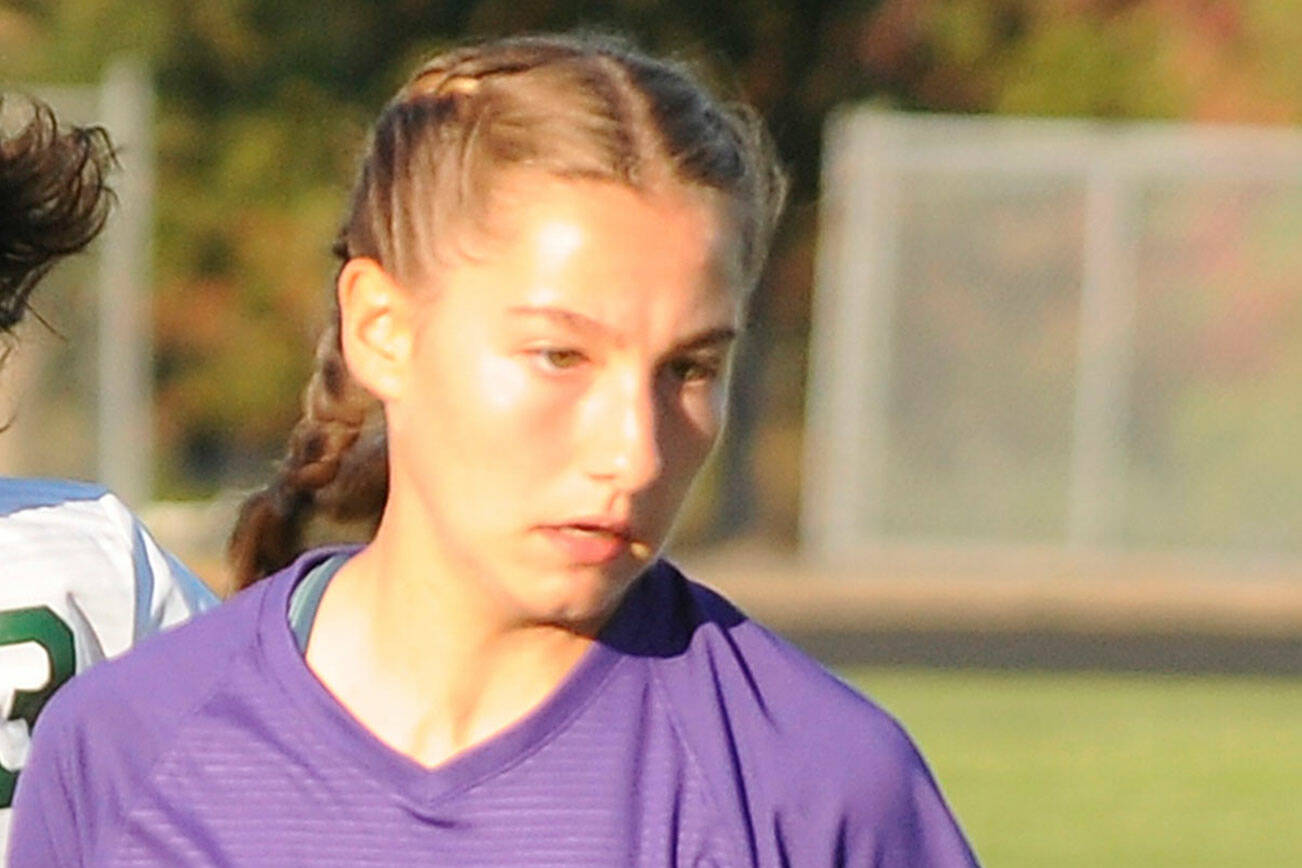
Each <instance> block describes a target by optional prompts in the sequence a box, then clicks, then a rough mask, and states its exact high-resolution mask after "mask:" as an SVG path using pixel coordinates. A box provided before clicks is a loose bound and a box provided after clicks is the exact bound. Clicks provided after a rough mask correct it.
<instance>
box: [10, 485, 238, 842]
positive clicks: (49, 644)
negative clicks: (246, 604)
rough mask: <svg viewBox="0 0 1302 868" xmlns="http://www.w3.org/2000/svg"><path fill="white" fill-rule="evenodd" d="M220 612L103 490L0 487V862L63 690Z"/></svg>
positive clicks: (210, 596)
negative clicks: (24, 773)
mask: <svg viewBox="0 0 1302 868" xmlns="http://www.w3.org/2000/svg"><path fill="white" fill-rule="evenodd" d="M216 602H217V598H216V597H215V596H214V595H213V593H212V592H211V591H210V590H208V588H207V586H205V585H204V584H203V582H202V581H200V580H199V579H198V578H197V577H195V576H194V574H192V573H191V572H190V571H188V570H187V569H186V568H185V567H183V566H182V565H181V564H180V562H179V561H177V560H176V559H175V558H174V557H172V556H171V555H169V554H168V553H167V552H165V551H163V550H162V549H161V548H159V546H158V543H157V542H155V541H154V539H153V537H151V536H150V535H149V533H148V532H147V531H146V530H145V528H144V526H143V525H142V524H141V523H140V520H139V519H138V518H136V516H135V515H133V514H132V512H131V511H130V510H129V509H127V507H126V506H125V505H124V504H123V503H122V501H120V500H118V499H117V498H116V497H114V496H113V495H112V494H111V493H109V492H108V491H106V490H105V489H103V488H101V487H98V486H94V485H88V484H86V483H81V482H67V481H61V480H48V479H7V478H0V852H3V846H4V844H5V839H6V838H7V837H8V830H9V803H10V801H11V800H12V798H13V787H14V783H15V781H16V779H17V772H18V770H19V769H21V768H22V766H23V764H24V762H25V760H26V758H27V747H28V741H29V730H30V727H31V725H32V724H33V723H34V722H35V720H36V716H37V714H38V713H39V712H40V710H41V707H42V706H43V705H44V704H45V702H46V700H47V699H49V697H50V695H51V694H52V693H53V692H54V691H55V689H56V688H58V687H59V685H61V684H62V683H63V682H64V681H67V680H68V679H69V678H71V677H72V676H73V675H74V674H76V673H78V672H81V671H82V670H84V669H86V667H88V666H91V665H93V664H95V663H97V662H99V661H100V660H103V659H105V658H106V657H112V656H114V655H115V654H120V653H121V652H123V651H125V650H127V648H129V647H131V645H132V643H134V642H136V641H137V640H139V639H141V638H143V637H145V636H147V635H149V634H150V633H154V632H157V631H158V630H161V629H163V628H164V627H169V626H171V625H173V624H176V623H179V622H180V621H183V620H185V619H186V618H188V617H189V616H190V615H191V614H193V613H194V612H197V611H200V610H202V609H206V608H208V607H210V606H212V605H213V604H215V603H216Z"/></svg>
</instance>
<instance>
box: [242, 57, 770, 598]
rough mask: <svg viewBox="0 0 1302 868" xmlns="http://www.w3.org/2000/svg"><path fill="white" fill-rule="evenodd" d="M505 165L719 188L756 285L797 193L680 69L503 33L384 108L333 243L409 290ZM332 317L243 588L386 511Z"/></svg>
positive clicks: (253, 506) (379, 455)
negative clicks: (319, 541)
mask: <svg viewBox="0 0 1302 868" xmlns="http://www.w3.org/2000/svg"><path fill="white" fill-rule="evenodd" d="M509 168H529V169H533V170H540V171H543V172H547V173H550V174H553V175H556V176H558V177H562V178H575V179H593V180H602V181H610V182H615V183H619V184H623V185H627V186H629V187H631V188H633V189H637V190H646V189H651V188H653V187H655V186H656V185H657V184H663V183H667V182H674V183H678V184H682V185H686V186H689V187H699V188H704V189H707V190H710V191H713V192H714V193H716V194H718V195H719V196H720V198H721V201H722V202H723V203H724V205H725V213H726V214H727V215H728V219H729V221H730V222H731V229H732V231H733V238H734V240H735V249H736V251H737V255H738V267H739V272H740V275H741V279H742V281H743V283H744V285H745V287H746V288H747V289H749V287H751V286H752V285H753V284H754V282H755V281H756V280H757V279H758V276H759V272H760V270H761V268H762V266H763V262H764V258H765V255H766V253H767V250H768V245H769V241H770V238H771V235H772V231H773V227H774V224H775V222H776V220H777V217H778V214H779V212H780V210H781V207H782V203H783V199H784V196H785V191H786V182H785V177H784V175H783V173H782V171H781V169H780V168H779V166H778V164H777V162H776V160H775V158H774V155H773V150H772V147H771V144H770V141H769V139H768V137H767V135H766V134H765V132H764V129H763V126H762V124H761V123H760V121H759V119H758V118H757V117H756V115H755V113H754V112H753V111H752V110H751V109H749V108H748V107H745V106H743V105H740V104H733V103H724V102H722V101H720V100H718V99H717V98H715V97H714V96H712V95H710V94H709V92H708V91H707V90H706V89H705V88H704V87H703V86H702V85H701V84H700V83H699V82H698V81H697V80H696V79H695V78H694V77H692V76H691V75H690V74H689V73H687V72H686V71H685V70H684V69H683V68H681V67H679V66H677V65H675V64H673V63H670V62H667V61H663V60H658V59H654V58H651V57H648V56H646V55H644V54H642V53H640V52H638V51H636V50H634V49H632V48H631V47H629V46H628V45H626V44H625V43H623V42H621V41H618V40H615V39H612V38H609V37H595V36H586V35H561V36H532V37H521V38H513V39H503V40H496V41H490V42H483V43H478V44H474V45H468V46H465V47H461V48H457V49H453V50H451V51H448V52H446V53H444V54H441V55H438V56H436V57H434V58H433V59H431V60H430V61H428V62H427V63H425V64H424V65H423V66H422V67H421V68H420V69H419V70H418V71H417V72H416V74H415V75H414V76H413V77H412V78H411V80H410V81H409V82H408V83H407V85H406V86H405V87H403V89H402V90H401V91H399V93H398V94H397V95H396V96H395V97H394V99H393V100H392V101H391V102H390V103H389V104H388V106H386V108H385V109H384V111H383V112H382V113H381V114H380V117H379V118H378V120H377V121H376V123H375V127H374V130H373V133H372V136H371V141H370V147H369V149H368V151H367V153H366V155H365V157H364V159H363V161H362V165H361V170H360V173H359V177H358V180H357V183H356V186H355V187H354V190H353V194H352V200H351V204H350V207H349V209H348V213H347V216H346V219H345V221H344V224H343V228H342V229H341V231H340V233H339V237H338V239H337V241H336V243H335V253H336V254H337V256H338V257H339V258H340V259H341V260H342V261H347V260H348V259H351V258H353V257H369V258H372V259H374V260H376V261H377V262H379V263H380V265H381V266H383V267H384V269H385V270H386V271H388V272H389V273H390V274H392V275H393V276H394V277H395V278H396V279H397V280H398V281H399V282H400V283H403V284H404V285H407V286H417V285H421V284H422V283H423V282H424V281H425V280H426V279H427V278H428V277H429V276H430V274H431V273H432V272H433V271H434V270H435V269H436V268H437V264H438V261H439V257H440V256H441V255H442V252H443V250H444V249H445V245H446V244H447V243H449V241H450V240H452V239H454V238H455V237H456V233H457V230H458V229H460V228H461V227H462V226H464V224H465V221H476V220H478V219H479V218H481V217H483V212H484V211H485V210H486V209H487V208H488V207H489V204H488V200H489V196H490V193H491V186H492V183H493V181H494V180H495V179H496V178H497V177H499V174H500V173H501V172H502V171H503V170H504V169H509ZM337 323H338V317H337V312H336V318H335V325H333V326H332V327H331V328H328V329H327V330H326V331H325V333H324V334H323V335H322V337H321V341H320V344H319V346H318V350H317V364H316V370H315V372H314V374H313V376H312V379H311V381H310V382H309V384H308V387H307V389H306V393H305V397H304V413H303V417H302V419H301V420H300V421H299V422H298V424H297V425H296V426H295V429H294V431H293V433H292V434H291V436H290V441H289V449H288V454H287V455H286V457H285V459H284V461H283V462H282V464H281V467H280V469H279V472H278V473H277V475H276V477H275V479H273V481H272V482H271V484H270V485H268V486H267V487H266V488H265V489H263V490H261V491H259V492H257V493H255V494H253V495H252V496H250V497H249V498H248V499H247V500H246V501H245V503H244V505H243V508H242V509H241V512H240V517H239V519H238V521H237V523H236V526H235V530H234V532H233V533H232V535H231V541H230V548H229V554H230V558H231V561H232V566H233V570H234V580H235V586H236V587H237V588H239V587H243V586H245V585H247V584H250V583H252V582H253V581H255V580H257V579H258V578H261V577H262V576H265V575H267V574H268V573H270V572H273V571H275V570H276V569H279V568H281V567H283V566H284V565H286V564H287V563H289V561H290V560H292V559H293V557H294V556H295V555H296V554H297V553H298V552H299V550H300V549H301V548H302V536H303V530H304V527H305V524H306V522H307V521H308V519H309V518H311V517H312V516H313V515H314V514H323V515H325V516H327V517H329V518H333V519H339V520H346V521H353V520H358V519H371V520H378V518H379V515H380V512H381V510H382V509H383V505H384V501H385V497H386V495H387V483H388V477H387V466H386V463H385V462H386V457H385V441H384V431H383V421H382V417H381V416H380V414H379V411H378V402H377V401H376V400H375V399H374V398H373V397H372V396H371V395H369V394H368V393H367V392H366V391H365V390H364V389H362V388H361V387H360V386H359V385H358V384H356V383H355V382H353V381H352V379H351V378H350V377H349V375H348V371H347V368H346V366H345V365H344V362H343V358H342V353H341V349H340V345H339V332H338V325H337Z"/></svg>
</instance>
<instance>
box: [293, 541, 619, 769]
mask: <svg viewBox="0 0 1302 868" xmlns="http://www.w3.org/2000/svg"><path fill="white" fill-rule="evenodd" d="M421 539H422V536H420V535H416V534H410V533H408V534H398V533H396V532H393V530H392V529H391V528H390V529H389V530H388V531H387V532H386V528H385V526H384V525H383V524H382V525H381V528H380V530H379V532H377V534H376V538H375V541H374V542H373V543H372V544H371V545H370V546H368V547H367V548H365V549H363V550H362V551H361V552H359V553H358V554H357V555H356V556H355V557H353V558H352V559H351V560H350V561H349V562H348V563H347V564H345V565H344V566H343V567H342V568H341V569H340V571H339V573H338V574H337V575H336V576H335V578H334V579H333V580H332V581H331V583H330V586H329V587H328V588H327V589H326V593H325V595H324V597H323V598H322V600H321V607H320V609H319V610H318V613H317V618H316V621H315V623H314V625H313V629H312V635H311V639H310V641H309V644H308V650H307V662H308V666H309V667H310V668H311V669H312V670H313V672H314V673H315V674H316V675H317V677H318V678H320V679H321V681H322V682H323V683H324V684H325V685H326V687H327V688H329V689H330V691H331V692H332V693H333V694H334V695H335V697H336V698H337V699H338V700H339V701H340V702H341V703H342V704H343V705H344V706H345V707H346V708H348V710H349V711H350V712H351V713H352V714H353V715H354V716H355V717H356V718H357V719H358V720H359V721H360V722H361V723H362V724H363V725H365V726H366V727H367V728H368V729H370V730H371V731H372V732H373V733H374V734H375V735H376V736H377V737H378V738H380V739H381V740H382V741H384V742H385V743H387V744H388V745H389V746H390V747H392V748H394V749H395V750H397V751H399V752H400V753H403V754H406V755H407V756H409V757H411V758H412V759H415V760H416V761H418V762H421V763H423V764H424V765H427V766H433V765H438V764H440V763H442V762H444V761H446V760H448V759H450V758H452V757H454V756H456V755H457V754H459V753H461V752H462V751H464V750H466V749H468V748H470V747H473V746H474V745H476V744H479V743H480V742H483V741H486V740H487V739H489V738H491V737H492V736H494V735H496V734H497V733H499V732H501V731H502V730H503V729H505V728H507V727H509V726H510V725H511V724H513V723H515V722H516V721H518V720H519V719H520V718H522V717H524V716H525V715H526V714H528V713H529V711H531V710H532V709H533V708H535V707H536V706H538V705H539V704H540V703H541V702H542V701H543V700H545V699H546V698H547V696H549V695H550V694H551V693H552V692H553V691H554V690H555V689H556V688H557V686H558V685H559V684H560V683H561V681H562V680H564V678H565V677H566V675H568V674H569V672H570V671H571V670H572V669H573V668H574V666H575V665H576V664H577V663H578V661H579V659H580V658H581V657H582V656H583V653H584V652H585V651H586V650H587V649H588V648H589V647H590V646H591V644H592V641H593V640H592V638H591V636H590V635H586V634H581V633H576V632H574V631H572V630H568V629H565V628H562V627H559V626H556V625H552V624H537V623H528V622H526V621H525V620H522V619H520V618H519V617H518V616H514V615H513V614H512V613H510V612H509V611H506V610H505V608H504V607H503V606H502V605H501V602H500V601H498V600H495V599H493V598H491V597H490V596H488V595H486V594H483V593H480V594H475V593H473V592H472V591H471V590H470V589H474V588H477V587H480V585H479V584H478V583H476V582H467V581H454V580H451V577H450V575H449V572H448V571H449V569H450V567H449V565H446V564H442V565H440V563H439V561H438V559H437V558H434V557H432V556H431V555H432V553H431V552H429V551H426V550H425V549H426V548H427V546H423V545H420V544H418V543H417V544H413V542H412V541H419V540H421Z"/></svg>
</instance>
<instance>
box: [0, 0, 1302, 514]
mask: <svg viewBox="0 0 1302 868" xmlns="http://www.w3.org/2000/svg"><path fill="white" fill-rule="evenodd" d="M575 26H586V27H594V28H600V29H615V30H619V31H622V32H626V33H629V34H631V35H633V36H634V37H635V38H636V39H637V40H638V41H639V42H640V43H642V44H643V45H644V46H646V47H648V48H650V49H652V50H655V51H658V52H669V53H673V54H677V55H680V56H685V57H687V58H688V59H691V60H693V61H695V62H697V63H698V64H700V65H702V66H704V67H705V68H707V69H709V70H711V71H712V72H713V74H714V76H715V77H717V78H718V79H719V80H720V81H721V82H723V84H724V86H725V88H730V89H732V90H734V91H736V92H738V93H739V94H741V95H742V96H744V97H745V98H746V99H748V100H750V101H752V102H754V103H755V104H757V105H758V106H759V107H760V108H761V110H762V111H763V112H764V113H765V115H766V116H767V118H768V120H769V122H770V125H771V128H772V130H773V131H774V134H775V136H776V138H777V140H778V143H779V147H780V149H781V151H782V154H783V156H784V159H785V160H786V162H787V163H788V165H789V167H790V170H791V172H792V174H793V176H794V179H795V182H796V183H795V196H794V202H793V206H792V209H791V212H790V214H789V217H788V220H787V222H786V224H785V227H784V229H783V232H782V234H781V236H780V238H779V240H778V244H777V248H776V250H775V253H774V256H773V260H772V262H771V267H770V269H769V272H768V276H767V278H766V279H765V282H764V285H763V286H762V287H761V288H760V291H759V293H758V296H757V300H756V305H755V310H754V324H753V329H754V336H753V338H752V339H751V341H750V342H749V344H748V346H747V356H746V358H745V360H744V363H745V364H746V365H748V366H750V368H751V375H752V381H753V382H754V383H756V384H757V386H756V387H755V388H751V389H747V390H745V391H743V392H741V393H739V394H738V396H737V405H736V407H735V412H736V416H735V419H734V427H733V435H734V439H733V448H732V449H731V450H728V451H725V455H724V457H723V462H722V470H721V472H722V473H723V474H725V478H727V479H728V480H730V482H729V484H728V485H722V486H715V491H716V492H718V494H717V495H716V502H715V504H714V507H715V508H714V509H713V510H712V512H713V514H714V515H715V518H714V525H713V531H714V532H731V531H734V530H737V529H738V528H740V527H743V526H749V527H750V528H751V529H753V530H759V531H763V532H765V533H766V534H769V535H771V536H773V537H776V538H783V537H791V536H793V535H794V529H795V510H796V504H797V502H798V497H797V494H798V492H797V486H798V474H797V469H798V466H797V465H798V455H799V442H798V440H799V432H800V421H801V412H802V407H801V402H802V384H803V381H804V378H803V370H804V354H805V343H806V341H805V339H806V330H807V324H808V308H809V295H810V286H811V282H812V263H813V244H814V238H815V209H814V202H815V201H816V198H817V192H818V191H817V186H818V172H819V139H820V133H821V129H822V123H823V120H824V118H825V116H826V115H827V113H828V112H829V111H830V110H831V109H832V108H833V107H834V106H836V105H837V104H839V103H842V102H845V101H851V100H855V101H862V100H869V101H874V102H877V103H879V104H881V105H883V106H892V107H898V108H904V109H911V110H926V111H942V112H994V113H1016V114H1037V115H1072V116H1088V117H1108V118H1185V119H1198V120H1217V121H1247V122H1260V123H1297V122H1298V121H1299V120H1302V51H1299V50H1298V49H1299V46H1302V0H1241V2H1227V0H1059V2H1053V3H1045V2H1037V0H842V2H836V0H734V2H720V0H695V2H689V0H613V2H604V3H600V2H586V0H465V2H452V0H441V2H440V0H331V2H327V3H320V2H308V0H202V2H191V0H5V2H4V3H3V4H2V5H0V82H4V83H8V84H12V83H14V82H36V81H39V82H46V83H83V82H91V81H96V80H98V78H99V77H100V74H101V72H102V69H103V67H104V65H105V64H106V63H107V62H109V60H110V59H112V58H113V57H116V56H119V55H122V54H134V55H137V56H140V57H142V58H143V59H144V60H145V61H146V62H147V63H148V64H149V66H150V69H151V70H152V72H153V75H154V80H155V85H156V88H157V94H158V116H157V117H158V129H157V143H158V149H159V153H158V166H159V178H158V181H159V197H158V201H157V205H156V208H157V212H156V213H157V221H158V225H157V235H156V239H157V243H156V251H157V254H156V255H157V262H156V267H155V274H156V281H157V286H156V296H155V308H154V311H155V340H156V357H155V365H156V367H155V375H156V379H157V389H158V391H157V396H158V412H157V416H156V424H157V434H158V443H159V445H160V450H159V461H160V466H159V467H158V474H157V478H158V494H159V495H161V496H163V497H167V498H178V497H180V498H188V497H205V496H209V495H211V494H213V493H214V492H216V491H218V490H219V489H221V488H224V487H229V486H245V485H250V484H253V483H254V482H256V481H257V480H259V479H260V478H262V477H263V476H264V475H265V473H266V470H267V467H268V464H269V462H270V461H271V460H273V459H274V458H275V457H276V456H277V455H278V454H279V453H280V450H281V448H282V444H283V441H284V436H285V434H286V432H287V431H288V429H289V428H290V426H291V425H292V424H293V422H294V420H295V418H296V417H297V414H298V393H299V389H300V386H301V384H302V383H303V382H304V379H305V377H306V374H307V369H308V365H309V362H310V359H311V348H312V344H313V340H314V336H315V334H316V332H317V330H318V329H319V327H320V326H321V324H322V322H323V320H324V317H325V314H326V310H327V303H328V293H329V284H330V277H331V268H332V266H331V262H330V259H329V255H328V249H329V244H330V241H331V239H332V237H333V235H334V231H335V228H336V227H335V223H336V220H337V219H338V217H339V214H340V212H341V209H342V205H343V200H344V195H345V191H346V189H347V186H348V184H349V183H350V177H351V174H352V167H353V161H354V159H355V155H356V153H357V152H358V150H359V148H360V146H361V143H362V139H363V137H364V135H365V129H366V125H367V123H368V122H369V120H370V119H371V118H372V117H373V116H374V115H375V113H376V112H377V110H378V108H379V107H380V105H381V104H382V102H383V101H384V99H385V98H386V97H387V96H388V95H389V94H390V93H391V92H392V91H393V90H394V89H395V88H396V87H397V86H398V85H399V84H400V83H401V81H402V80H403V79H404V78H405V76H406V74H407V72H408V71H409V70H410V69H411V68H412V67H413V66H414V65H415V64H416V63H417V61H418V60H419V59H420V58H421V57H422V56H424V55H426V54H428V53H429V52H431V51H433V50H435V49H437V48H439V47H440V46H442V45H445V44H447V43H448V42H450V41H454V40H457V39H461V38H464V37H467V36H479V35H492V34H501V33H515V32H521V31H528V30H540V29H558V28H570V27H575ZM761 417H762V418H763V420H764V422H763V424H762V425H760V424H757V423H756V420H757V419H759V418H761ZM744 480H751V481H752V482H753V484H754V485H755V486H757V487H758V489H759V492H758V494H757V495H755V494H752V492H751V491H750V490H748V488H747V485H745V484H743V481H744ZM723 496H727V497H729V498H731V500H730V502H726V503H724V502H720V501H719V500H718V498H719V497H723ZM708 525H709V522H706V523H704V524H702V527H704V528H706V531H707V532H708V531H709V527H708Z"/></svg>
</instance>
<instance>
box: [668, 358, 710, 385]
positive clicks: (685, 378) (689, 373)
mask: <svg viewBox="0 0 1302 868" xmlns="http://www.w3.org/2000/svg"><path fill="white" fill-rule="evenodd" d="M722 368H723V363H722V362H721V361H720V360H718V359H713V358H699V357H695V356H687V357H684V358H681V359H674V360H673V361H671V362H670V363H669V373H670V374H671V375H672V376H673V378H674V379H675V380H677V381H678V382H680V383H711V382H713V381H715V380H717V379H718V378H719V373H720V371H721V370H722Z"/></svg>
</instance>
